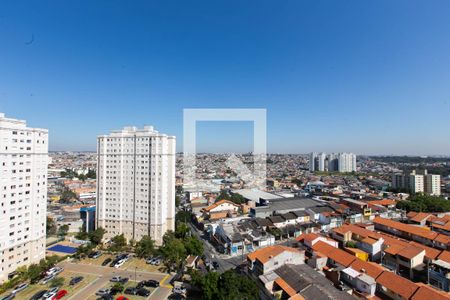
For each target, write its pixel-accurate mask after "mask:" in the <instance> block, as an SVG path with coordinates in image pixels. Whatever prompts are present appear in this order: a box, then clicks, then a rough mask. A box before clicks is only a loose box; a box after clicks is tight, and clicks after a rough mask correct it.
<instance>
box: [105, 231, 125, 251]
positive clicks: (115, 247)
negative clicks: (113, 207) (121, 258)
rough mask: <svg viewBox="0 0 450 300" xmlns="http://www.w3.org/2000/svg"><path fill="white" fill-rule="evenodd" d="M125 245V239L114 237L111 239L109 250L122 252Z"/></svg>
mask: <svg viewBox="0 0 450 300" xmlns="http://www.w3.org/2000/svg"><path fill="white" fill-rule="evenodd" d="M126 245H127V239H126V238H125V236H124V235H123V233H122V234H121V235H116V236H114V237H113V238H112V239H111V246H109V250H111V251H112V252H119V251H122V250H123V248H124V247H125V246H126Z"/></svg>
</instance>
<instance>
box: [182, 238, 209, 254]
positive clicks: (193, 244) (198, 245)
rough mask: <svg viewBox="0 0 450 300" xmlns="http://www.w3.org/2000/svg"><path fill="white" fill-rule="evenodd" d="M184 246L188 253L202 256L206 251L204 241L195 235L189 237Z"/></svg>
mask: <svg viewBox="0 0 450 300" xmlns="http://www.w3.org/2000/svg"><path fill="white" fill-rule="evenodd" d="M184 247H185V248H186V253H187V254H191V255H196V256H200V255H202V254H203V252H204V249H203V243H202V242H201V241H200V240H199V239H198V238H197V237H195V236H190V237H187V238H186V239H185V240H184Z"/></svg>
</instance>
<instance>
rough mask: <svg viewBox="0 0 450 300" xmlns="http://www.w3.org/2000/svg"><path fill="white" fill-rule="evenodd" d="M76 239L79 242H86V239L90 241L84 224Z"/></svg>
mask: <svg viewBox="0 0 450 300" xmlns="http://www.w3.org/2000/svg"><path fill="white" fill-rule="evenodd" d="M75 238H77V239H79V240H86V239H88V233H87V232H86V226H85V225H84V224H83V225H82V226H81V227H80V229H79V230H78V232H77V234H76V235H75ZM91 242H92V241H91Z"/></svg>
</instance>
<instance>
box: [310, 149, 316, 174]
mask: <svg viewBox="0 0 450 300" xmlns="http://www.w3.org/2000/svg"><path fill="white" fill-rule="evenodd" d="M316 157H317V152H311V154H310V155H309V170H310V171H311V172H315V171H317V170H316Z"/></svg>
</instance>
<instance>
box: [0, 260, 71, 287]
mask: <svg viewBox="0 0 450 300" xmlns="http://www.w3.org/2000/svg"><path fill="white" fill-rule="evenodd" d="M63 259H64V257H59V256H57V255H53V256H48V257H46V258H45V259H41V260H40V261H39V263H38V264H31V265H29V266H28V267H27V266H22V267H19V268H17V270H16V273H17V274H16V276H15V277H14V278H12V279H11V280H9V281H7V282H5V283H4V284H2V285H1V286H0V294H2V293H3V292H5V291H6V290H8V289H10V288H12V287H14V286H16V285H17V284H18V283H20V282H24V281H30V283H37V282H38V281H39V280H40V279H41V278H42V276H43V274H44V273H45V272H46V271H47V270H48V269H50V268H52V267H54V266H55V265H56V264H57V263H58V262H60V261H61V260H63ZM63 283H64V282H63ZM50 285H52V286H59V285H62V283H61V280H59V279H58V280H56V281H55V282H53V281H51V282H50Z"/></svg>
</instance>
